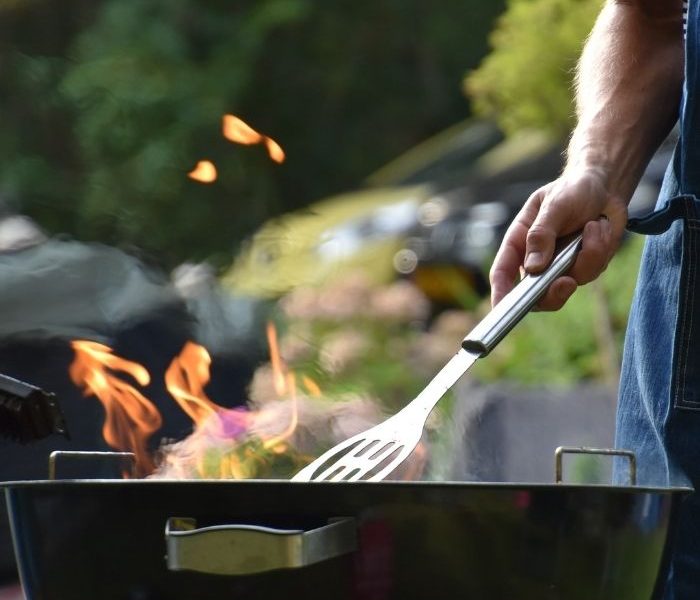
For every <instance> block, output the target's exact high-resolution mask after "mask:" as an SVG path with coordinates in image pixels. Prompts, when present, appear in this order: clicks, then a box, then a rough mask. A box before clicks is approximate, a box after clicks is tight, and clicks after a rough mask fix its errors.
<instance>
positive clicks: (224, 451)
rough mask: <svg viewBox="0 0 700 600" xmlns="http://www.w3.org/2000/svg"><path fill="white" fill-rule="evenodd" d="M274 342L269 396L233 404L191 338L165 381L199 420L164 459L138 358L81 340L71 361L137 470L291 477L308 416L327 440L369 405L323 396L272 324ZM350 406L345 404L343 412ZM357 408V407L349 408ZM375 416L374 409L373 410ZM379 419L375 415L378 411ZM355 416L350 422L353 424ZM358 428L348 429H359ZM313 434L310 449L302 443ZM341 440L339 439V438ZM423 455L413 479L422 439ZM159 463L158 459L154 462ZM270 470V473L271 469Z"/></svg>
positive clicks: (108, 431) (302, 459)
mask: <svg viewBox="0 0 700 600" xmlns="http://www.w3.org/2000/svg"><path fill="white" fill-rule="evenodd" d="M267 340H268V344H269V349H270V372H271V373H270V379H269V382H270V385H269V388H266V389H269V396H270V397H269V398H267V399H266V400H265V401H264V402H262V403H258V404H255V405H252V406H253V407H254V408H252V407H235V408H227V407H224V406H220V405H218V404H216V403H215V402H214V401H212V400H211V399H210V398H209V397H208V395H207V393H206V392H205V388H206V386H207V384H208V383H209V381H210V367H211V357H210V355H209V353H208V352H207V350H206V349H205V348H204V347H203V346H200V345H199V344H196V343H194V342H187V343H186V344H185V345H184V347H183V348H182V350H181V351H180V353H179V355H178V356H176V357H175V358H174V359H173V360H172V361H171V363H170V365H169V366H168V368H167V369H166V372H165V376H164V381H165V387H166V389H167V390H168V392H169V393H170V395H171V396H172V397H173V399H174V401H175V402H176V403H177V404H178V406H179V407H180V408H181V409H182V410H183V412H185V413H186V414H187V415H188V416H189V417H190V418H191V419H192V423H193V432H192V433H191V435H189V436H188V437H187V438H185V439H184V440H181V441H178V442H175V443H170V444H169V445H165V446H162V447H161V448H160V450H159V453H158V460H157V461H156V460H154V458H153V457H152V455H151V454H149V451H148V444H147V442H148V440H149V438H150V437H151V436H152V435H153V433H154V432H156V431H157V430H158V429H159V428H160V426H161V421H162V419H161V415H160V413H159V412H158V410H157V408H156V407H155V406H154V405H153V404H152V403H151V402H150V401H149V400H148V399H147V398H146V397H145V396H144V395H143V394H141V393H140V392H139V391H138V390H137V389H135V387H134V385H132V384H131V383H129V382H127V381H125V379H124V377H125V376H127V377H130V378H132V379H133V380H134V382H135V384H138V385H139V386H141V387H145V386H147V385H149V383H150V381H151V378H150V375H149V373H148V371H147V370H146V369H145V368H144V367H143V366H142V365H139V364H138V363H135V362H131V361H129V360H126V359H124V358H120V357H119V356H116V355H115V354H114V351H113V350H112V349H111V348H110V347H108V346H106V345H104V344H99V343H97V342H92V341H86V340H75V341H73V342H72V347H73V349H74V351H75V359H74V361H73V362H72V364H71V365H70V369H69V374H70V377H71V379H72V381H73V382H74V383H75V384H76V385H78V386H79V387H81V388H82V389H83V392H84V394H85V395H86V396H96V397H97V398H98V400H99V401H100V402H101V403H102V405H103V406H104V409H105V422H104V426H103V430H102V432H103V435H104V438H105V441H106V442H107V443H108V444H109V445H110V446H111V447H113V448H115V449H117V450H122V451H131V452H133V453H134V454H135V455H136V467H135V471H134V474H135V475H136V476H139V477H143V476H155V477H160V478H169V479H170V478H177V479H192V478H203V479H244V478H251V477H261V476H276V477H279V476H289V475H290V474H292V473H294V472H296V471H297V470H298V469H299V468H301V467H302V466H304V465H305V464H307V463H308V461H309V460H311V458H312V457H311V456H309V455H308V452H309V449H308V439H307V438H308V436H309V433H310V431H313V428H310V424H309V419H315V421H314V422H315V423H316V429H315V431H316V433H315V434H312V439H313V437H314V436H315V435H318V432H321V437H319V438H317V439H319V440H320V439H326V438H325V437H324V436H327V435H328V434H329V433H330V432H329V425H328V423H329V419H335V421H334V425H333V427H334V428H335V427H339V426H340V432H341V434H342V433H343V431H344V430H343V427H344V426H349V427H355V428H357V427H360V429H359V430H360V431H361V430H362V429H366V428H367V426H368V425H370V423H364V424H363V422H362V419H363V418H367V413H366V412H365V416H364V417H362V416H361V415H358V414H357V412H356V411H357V410H360V412H362V410H366V405H365V408H364V409H363V408H362V404H358V403H352V402H351V401H346V402H342V401H337V400H336V401H327V400H323V399H322V392H321V389H320V388H319V386H318V384H317V383H316V382H315V381H314V380H313V379H311V378H310V377H308V376H305V375H301V376H299V375H297V374H296V373H295V372H294V371H293V370H291V369H290V368H289V366H288V365H287V364H286V362H285V361H284V359H283V357H282V356H281V353H280V349H279V340H278V335H277V330H276V329H275V327H274V325H273V324H272V323H269V324H268V326H267ZM300 402H303V407H304V411H305V413H304V416H305V421H304V435H300V436H295V433H296V432H297V429H298V426H299V423H300ZM344 411H346V412H345V413H344ZM351 411H352V412H351ZM375 416H376V415H375ZM372 418H375V417H372ZM351 423H352V425H351ZM357 431H358V430H357V429H355V430H354V431H353V430H348V431H345V432H344V433H345V434H347V435H353V434H354V433H357ZM304 439H307V450H306V451H303V450H300V449H299V448H302V447H303V444H302V445H301V446H299V443H300V442H301V441H302V440H304ZM338 441H339V440H338ZM416 456H417V460H416V461H414V464H413V465H412V466H409V468H408V469H407V470H406V471H405V472H404V476H405V477H408V478H415V477H418V476H419V475H420V472H421V471H422V468H423V466H424V464H425V458H426V457H425V453H424V449H423V448H422V447H420V446H419V448H418V449H417V451H416ZM156 463H157V464H156ZM271 474H272V475H271Z"/></svg>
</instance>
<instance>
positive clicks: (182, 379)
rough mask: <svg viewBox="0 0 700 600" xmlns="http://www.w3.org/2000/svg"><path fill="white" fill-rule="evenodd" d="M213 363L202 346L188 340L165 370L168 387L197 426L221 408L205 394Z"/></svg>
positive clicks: (166, 385)
mask: <svg viewBox="0 0 700 600" xmlns="http://www.w3.org/2000/svg"><path fill="white" fill-rule="evenodd" d="M210 364H211V358H210V356H209V353H208V352H207V351H206V349H205V348H204V347H203V346H199V345H198V344H194V343H192V342H187V343H186V344H185V346H184V348H183V349H182V351H181V352H180V355H179V356H177V357H176V358H175V359H174V360H173V361H172V362H171V363H170V366H169V367H168V370H167V371H166V372H165V387H166V388H167V390H168V392H170V395H171V396H172V397H173V398H174V399H175V401H176V402H177V403H178V404H179V405H180V408H181V409H182V410H184V411H185V412H186V413H187V415H188V416H189V417H190V418H191V419H192V421H193V422H194V423H195V425H199V424H201V423H202V422H204V421H205V420H206V419H207V418H208V417H211V416H213V415H216V414H217V413H218V412H219V411H220V410H221V407H219V406H217V405H216V404H214V403H213V402H212V401H211V400H210V399H209V398H208V397H207V395H206V394H205V393H204V387H205V386H206V385H207V383H209V365H210Z"/></svg>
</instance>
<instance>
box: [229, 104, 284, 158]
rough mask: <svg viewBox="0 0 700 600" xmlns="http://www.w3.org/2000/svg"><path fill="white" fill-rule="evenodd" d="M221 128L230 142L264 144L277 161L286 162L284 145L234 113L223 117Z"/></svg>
mask: <svg viewBox="0 0 700 600" xmlns="http://www.w3.org/2000/svg"><path fill="white" fill-rule="evenodd" d="M221 130H222V133H223V135H224V137H225V138H226V139H227V140H229V141H230V142H234V143H236V144H243V145H251V144H263V145H264V146H265V148H266V149H267V154H268V155H269V157H270V158H271V159H272V160H274V161H275V162H277V163H282V162H284V159H285V154H284V150H282V147H281V146H280V145H279V144H278V143H277V142H276V141H275V140H273V139H272V138H271V137H268V136H266V135H263V134H262V133H258V132H257V131H255V129H253V128H252V127H251V126H250V125H248V123H246V122H245V121H243V120H242V119H240V118H238V117H236V116H234V115H224V116H223V118H222V119H221Z"/></svg>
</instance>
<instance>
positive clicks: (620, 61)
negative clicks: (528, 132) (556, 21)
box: [566, 0, 684, 201]
mask: <svg viewBox="0 0 700 600" xmlns="http://www.w3.org/2000/svg"><path fill="white" fill-rule="evenodd" d="M683 61H684V53H683V39H682V6H681V0H648V1H646V2H645V1H644V0H637V1H634V0H628V1H625V2H623V1H612V0H609V1H608V3H607V4H606V6H605V8H604V9H603V11H602V12H601V14H600V16H599V17H598V20H597V22H596V25H595V27H594V28H593V31H592V33H591V36H590V38H589V40H588V42H587V44H586V47H585V49H584V52H583V54H582V56H581V60H580V62H579V69H578V75H577V93H576V103H577V115H578V125H577V126H576V129H575V130H574V133H573V135H572V137H571V141H570V143H569V150H568V160H567V166H566V169H567V170H570V169H576V168H579V167H586V168H594V169H599V170H600V171H601V172H602V174H603V175H604V177H605V179H606V181H607V185H608V189H609V191H610V193H612V194H615V195H617V196H618V197H620V198H621V199H623V200H625V201H629V198H630V197H631V195H632V193H633V191H634V189H635V187H636V185H637V183H638V181H639V178H640V177H641V174H642V173H643V171H644V168H645V167H646V165H647V163H648V161H649V159H650V158H651V156H652V154H653V152H654V150H655V149H656V147H657V146H658V145H659V143H660V142H661V141H662V140H663V138H664V137H665V136H666V135H667V134H668V131H669V129H670V128H671V127H672V125H673V123H674V122H675V120H676V118H677V113H678V106H679V101H680V92H681V86H682V81H683Z"/></svg>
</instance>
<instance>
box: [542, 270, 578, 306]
mask: <svg viewBox="0 0 700 600" xmlns="http://www.w3.org/2000/svg"><path fill="white" fill-rule="evenodd" d="M577 287H578V286H577V285H576V280H575V279H574V278H573V277H568V276H564V277H559V278H558V279H556V280H555V281H554V282H553V283H552V285H550V286H549V289H548V290H547V293H545V295H544V296H542V298H541V299H540V301H539V302H538V303H537V310H559V309H560V308H561V307H562V306H564V304H566V301H567V300H568V299H569V298H570V297H571V295H572V294H573V293H574V292H575V291H576V288H577Z"/></svg>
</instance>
